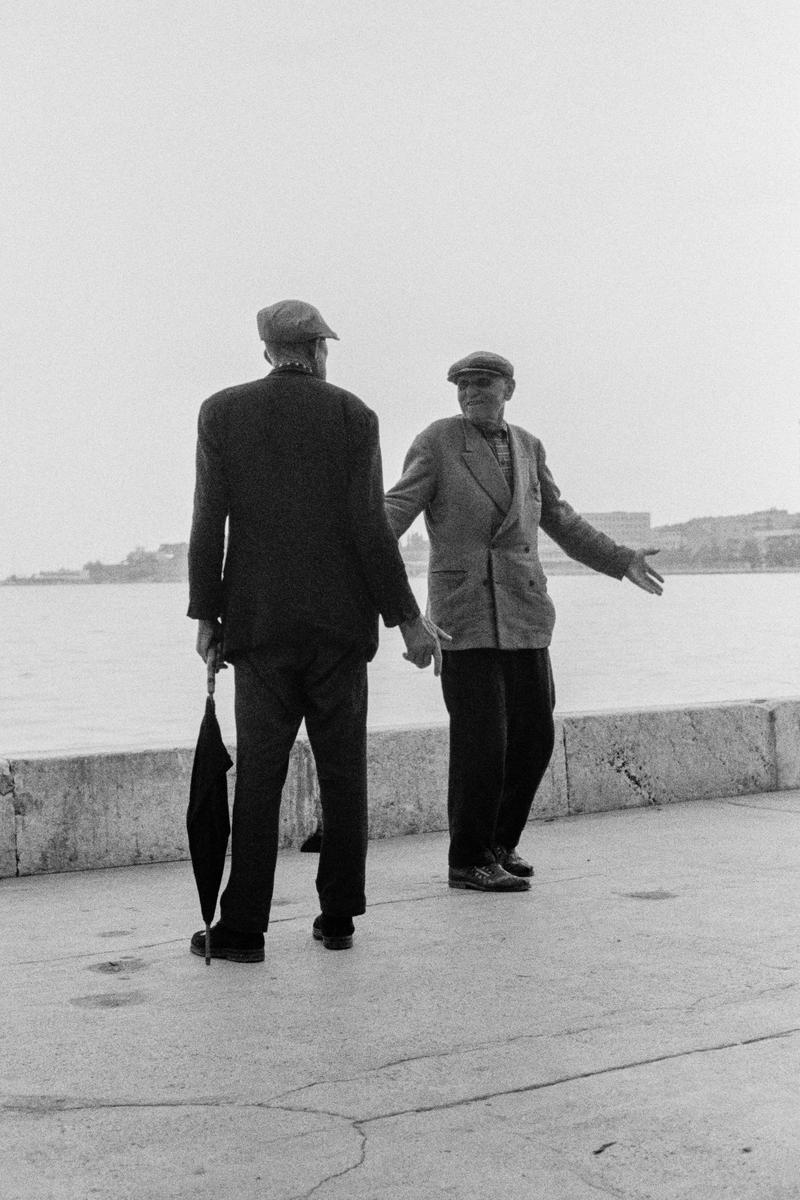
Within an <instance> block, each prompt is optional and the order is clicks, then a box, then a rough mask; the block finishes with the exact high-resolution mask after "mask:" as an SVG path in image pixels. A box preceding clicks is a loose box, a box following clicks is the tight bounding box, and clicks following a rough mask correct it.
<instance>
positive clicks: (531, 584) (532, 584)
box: [528, 579, 536, 587]
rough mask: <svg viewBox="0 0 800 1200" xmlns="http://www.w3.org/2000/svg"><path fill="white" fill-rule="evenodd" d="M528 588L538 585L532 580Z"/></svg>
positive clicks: (529, 581)
mask: <svg viewBox="0 0 800 1200" xmlns="http://www.w3.org/2000/svg"><path fill="white" fill-rule="evenodd" d="M528 587H536V584H535V583H534V582H533V580H532V579H529V580H528Z"/></svg>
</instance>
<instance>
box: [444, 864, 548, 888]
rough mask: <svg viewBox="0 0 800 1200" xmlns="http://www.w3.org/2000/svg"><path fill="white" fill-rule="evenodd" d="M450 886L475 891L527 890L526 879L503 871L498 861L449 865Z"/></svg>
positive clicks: (528, 886) (528, 885)
mask: <svg viewBox="0 0 800 1200" xmlns="http://www.w3.org/2000/svg"><path fill="white" fill-rule="evenodd" d="M448 883H449V884H450V887H451V888H464V889H468V890H471V891H475V892H527V891H528V889H529V888H530V886H531V885H530V884H529V883H528V881H527V879H519V878H517V876H516V875H511V874H510V873H509V872H508V871H504V870H503V868H502V867H501V866H500V864H499V863H496V862H493V863H479V864H477V865H476V866H474V867H451V868H450V870H449V873H448Z"/></svg>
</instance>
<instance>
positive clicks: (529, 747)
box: [442, 649, 555, 867]
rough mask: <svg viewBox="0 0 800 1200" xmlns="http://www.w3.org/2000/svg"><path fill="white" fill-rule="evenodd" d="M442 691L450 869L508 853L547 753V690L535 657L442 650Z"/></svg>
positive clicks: (551, 693) (550, 732)
mask: <svg viewBox="0 0 800 1200" xmlns="http://www.w3.org/2000/svg"><path fill="white" fill-rule="evenodd" d="M442 659H443V662H442V691H443V693H444V702H445V705H446V706H447V711H448V713H449V714H450V768H449V779H448V793H447V813H448V820H449V825H450V853H449V864H450V866H451V867H469V866H472V865H475V864H486V863H491V862H494V859H495V855H494V847H495V846H498V845H500V846H504V847H505V848H506V849H507V850H513V849H514V848H515V847H516V845H517V843H518V842H519V839H520V837H521V836H522V831H523V829H524V828H525V822H526V821H527V820H528V817H529V815H530V811H531V806H532V805H533V798H534V796H535V795H536V789H537V788H538V786H539V784H540V783H541V781H542V777H543V776H544V773H545V771H546V769H547V764H548V763H549V761H550V757H551V755H552V753H553V742H554V737H555V735H554V728H553V708H554V706H555V688H554V686H553V674H552V671H551V668H550V655H549V653H548V651H547V650H546V649H543V650H489V649H486V650H483V649H481V650H449V651H445V652H444V654H443V655H442Z"/></svg>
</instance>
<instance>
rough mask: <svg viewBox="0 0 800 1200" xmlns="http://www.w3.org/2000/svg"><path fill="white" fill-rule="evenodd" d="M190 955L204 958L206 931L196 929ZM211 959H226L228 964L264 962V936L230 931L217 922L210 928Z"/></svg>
mask: <svg viewBox="0 0 800 1200" xmlns="http://www.w3.org/2000/svg"><path fill="white" fill-rule="evenodd" d="M189 949H190V950H191V952H192V954H197V955H199V956H200V958H205V956H206V931H205V929H198V931H197V933H193V934H192V940H191V942H190V943H189ZM211 957H212V958H227V959H228V960H229V961H230V962H244V963H256V962H263V961H264V934H263V933H256V932H250V931H245V930H242V929H230V928H229V927H228V926H227V925H223V923H222V921H217V923H216V925H212V926H211Z"/></svg>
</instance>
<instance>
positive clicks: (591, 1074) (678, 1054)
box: [268, 1026, 800, 1125]
mask: <svg viewBox="0 0 800 1200" xmlns="http://www.w3.org/2000/svg"><path fill="white" fill-rule="evenodd" d="M797 1033H800V1026H792V1027H791V1028H790V1029H781V1030H778V1031H777V1032H776V1033H766V1034H759V1035H757V1036H756V1037H752V1038H741V1039H739V1040H738V1041H734V1042H719V1043H716V1044H714V1045H711V1046H696V1047H693V1048H692V1049H689V1050H676V1051H674V1052H673V1053H671V1054H659V1055H654V1056H653V1057H652V1058H642V1059H636V1060H634V1061H633V1062H629V1063H618V1064H616V1065H615V1066H610V1067H598V1068H597V1069H596V1070H593V1071H579V1072H577V1073H576V1074H574V1075H560V1076H556V1078H555V1079H546V1080H543V1081H542V1082H541V1083H527V1084H521V1085H520V1086H519V1087H513V1088H501V1089H500V1090H499V1091H496V1092H482V1093H480V1094H479V1095H476V1096H464V1097H463V1098H461V1099H459V1100H448V1101H445V1102H443V1103H441V1104H428V1105H419V1106H417V1107H414V1108H401V1109H396V1110H392V1111H390V1112H385V1113H378V1114H376V1115H375V1116H372V1117H359V1118H357V1121H358V1123H359V1124H362V1125H368V1124H371V1123H372V1122H374V1121H387V1120H392V1119H393V1118H395V1117H404V1116H414V1115H421V1114H423V1113H429V1112H445V1111H447V1110H448V1109H454V1108H463V1107H465V1106H467V1105H469V1104H481V1103H483V1101H485V1100H498V1099H500V1098H501V1097H503V1096H521V1095H525V1094H526V1093H528V1092H539V1091H546V1090H547V1089H548V1088H552V1087H560V1086H561V1085H563V1084H566V1083H577V1082H579V1081H580V1080H583V1079H594V1078H597V1077H599V1076H603V1075H614V1074H618V1073H619V1072H621V1071H632V1070H636V1069H638V1068H639V1067H649V1066H654V1065H656V1064H658V1063H663V1062H671V1061H673V1060H675V1059H679V1058H691V1057H693V1056H694V1055H698V1054H717V1053H720V1052H722V1051H724V1050H733V1049H736V1048H737V1047H740V1046H754V1045H758V1044H760V1043H761V1042H770V1041H776V1040H777V1039H778V1038H785V1037H792V1036H793V1035H795V1034H797ZM356 1078H359V1076H356ZM342 1082H346V1081H345V1080H343V1081H342ZM310 1086H316V1085H313V1084H312V1085H310ZM319 1086H326V1084H325V1083H322V1084H320V1085H319ZM307 1087H308V1085H307V1086H306V1087H305V1088H302V1089H300V1090H301V1091H305V1090H307ZM290 1094H291V1093H286V1095H290ZM268 1107H269V1105H268ZM275 1107H279V1108H281V1109H284V1110H285V1111H287V1112H304V1113H308V1114H315V1115H318V1116H334V1115H337V1114H334V1113H331V1112H330V1111H329V1110H327V1109H314V1108H304V1107H300V1108H295V1107H293V1106H291V1105H276V1106H275ZM338 1115H340V1116H341V1115H342V1114H338ZM345 1119H346V1118H345Z"/></svg>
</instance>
